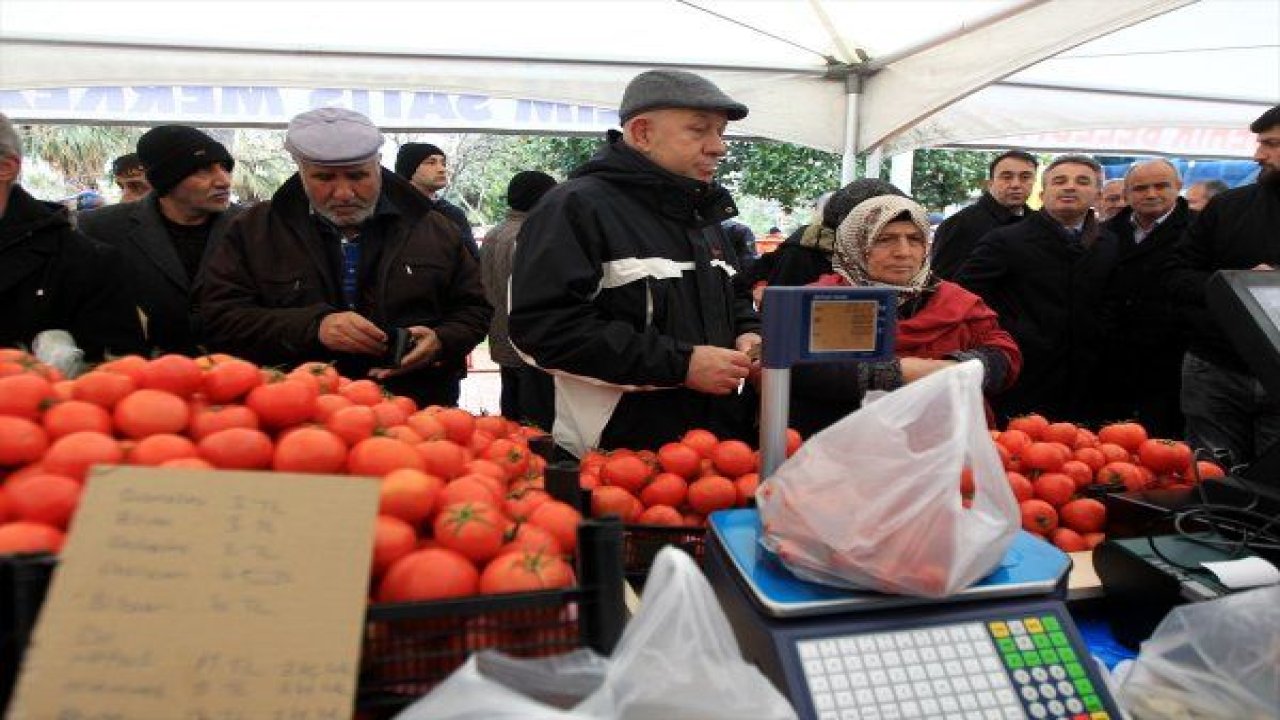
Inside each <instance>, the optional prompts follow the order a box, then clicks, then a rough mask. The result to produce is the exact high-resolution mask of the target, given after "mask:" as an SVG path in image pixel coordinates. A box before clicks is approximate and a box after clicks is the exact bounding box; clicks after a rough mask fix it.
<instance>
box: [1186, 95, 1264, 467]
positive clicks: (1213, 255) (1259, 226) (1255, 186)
mask: <svg viewBox="0 0 1280 720" xmlns="http://www.w3.org/2000/svg"><path fill="white" fill-rule="evenodd" d="M1249 129H1250V130H1251V131H1253V132H1255V133H1257V135H1258V149H1257V152H1255V153H1254V154H1253V159H1254V160H1256V161H1257V163H1258V179H1257V181H1255V182H1253V183H1250V184H1248V185H1242V186H1240V187H1238V188H1235V189H1232V190H1225V191H1223V192H1222V193H1221V194H1220V195H1218V196H1217V197H1215V198H1214V199H1213V202H1211V203H1209V204H1208V205H1206V206H1205V208H1204V210H1203V211H1201V212H1200V214H1199V215H1198V216H1196V218H1195V219H1194V220H1192V221H1191V224H1190V225H1189V226H1188V227H1187V231H1186V233H1185V234H1184V235H1183V236H1182V240H1181V242H1179V244H1178V247H1177V248H1176V249H1175V250H1174V252H1173V258H1172V260H1171V261H1170V262H1169V264H1168V266H1167V270H1166V273H1165V283H1166V287H1167V288H1168V290H1169V294H1170V295H1172V296H1173V298H1174V301H1175V302H1177V303H1178V304H1179V305H1180V306H1181V309H1182V311H1183V313H1184V315H1185V318H1186V321H1187V322H1186V325H1187V327H1188V331H1189V333H1190V336H1191V337H1190V344H1189V347H1188V349H1187V353H1186V355H1185V356H1184V357H1183V361H1182V414H1183V415H1184V416H1186V419H1187V442H1189V443H1191V445H1192V447H1195V448H1203V449H1206V450H1208V451H1210V452H1212V453H1214V454H1216V455H1219V456H1221V457H1222V458H1223V459H1225V461H1226V462H1227V463H1229V464H1237V465H1248V464H1251V463H1253V462H1254V461H1256V460H1258V459H1259V458H1261V457H1262V456H1263V454H1265V453H1266V452H1267V450H1268V449H1270V450H1271V451H1272V452H1273V453H1280V397H1275V396H1274V395H1272V394H1271V393H1268V392H1267V391H1266V388H1264V387H1263V385H1262V383H1261V381H1260V380H1259V379H1258V377H1257V376H1255V375H1254V373H1253V371H1252V370H1251V369H1250V367H1249V364H1248V363H1247V362H1246V361H1245V358H1244V357H1243V356H1242V355H1241V354H1240V352H1239V351H1238V350H1237V349H1236V348H1235V346H1234V345H1233V344H1232V343H1231V341H1230V340H1229V339H1228V338H1227V336H1226V334H1225V333H1224V332H1223V331H1222V328H1221V327H1219V324H1218V322H1217V320H1216V319H1215V318H1214V316H1213V315H1212V314H1211V313H1210V312H1209V308H1208V306H1207V305H1206V303H1205V284H1206V283H1207V282H1208V280H1209V277H1210V276H1211V275H1212V274H1213V273H1214V272H1215V271H1217V270H1261V271H1268V272H1275V271H1277V270H1280V105H1276V106H1275V107H1273V108H1271V109H1270V110H1268V111H1266V112H1264V113H1263V114H1262V115H1260V116H1259V117H1258V119H1257V120H1254V121H1253V123H1252V124H1251V125H1250V126H1249Z"/></svg>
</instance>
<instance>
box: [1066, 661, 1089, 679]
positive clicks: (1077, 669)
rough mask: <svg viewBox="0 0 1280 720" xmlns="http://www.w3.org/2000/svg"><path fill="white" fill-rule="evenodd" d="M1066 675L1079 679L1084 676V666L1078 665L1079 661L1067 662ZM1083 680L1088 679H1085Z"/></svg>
mask: <svg viewBox="0 0 1280 720" xmlns="http://www.w3.org/2000/svg"><path fill="white" fill-rule="evenodd" d="M1067 675H1069V676H1070V677H1071V679H1072V680H1080V679H1081V678H1083V677H1084V676H1085V675H1084V668H1083V667H1081V666H1080V663H1074V662H1069V663H1067ZM1085 682H1088V681H1087V680H1086V681H1085Z"/></svg>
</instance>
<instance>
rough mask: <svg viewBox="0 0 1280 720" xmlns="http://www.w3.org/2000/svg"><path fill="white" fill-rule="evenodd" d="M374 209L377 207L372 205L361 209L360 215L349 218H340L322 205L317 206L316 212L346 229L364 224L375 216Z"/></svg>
mask: <svg viewBox="0 0 1280 720" xmlns="http://www.w3.org/2000/svg"><path fill="white" fill-rule="evenodd" d="M374 209H375V207H374V206H373V205H370V206H369V207H367V208H365V209H364V210H363V211H361V213H360V214H359V215H357V216H355V218H353V219H349V220H339V219H338V218H337V217H335V216H334V215H333V214H332V213H330V212H329V211H328V210H325V209H324V208H322V207H317V208H315V211H316V214H317V215H319V216H320V217H322V218H324V219H325V220H328V221H329V222H331V223H333V224H334V225H335V226H337V227H338V228H340V229H343V230H345V229H347V228H357V227H360V225H362V224H363V223H364V221H365V220H368V219H369V218H371V217H373V211H374Z"/></svg>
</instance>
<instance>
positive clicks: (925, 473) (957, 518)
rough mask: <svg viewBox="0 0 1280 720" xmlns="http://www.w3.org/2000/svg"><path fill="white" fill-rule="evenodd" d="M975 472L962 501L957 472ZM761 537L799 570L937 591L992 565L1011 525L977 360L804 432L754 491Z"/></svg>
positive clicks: (828, 579) (1011, 508)
mask: <svg viewBox="0 0 1280 720" xmlns="http://www.w3.org/2000/svg"><path fill="white" fill-rule="evenodd" d="M966 467H968V468H969V469H970V470H971V472H972V474H973V482H974V496H973V503H972V506H971V507H970V508H967V509H966V508H964V507H963V506H962V505H961V495H960V479H961V473H962V471H963V470H964V468H966ZM756 502H757V504H758V505H759V507H760V519H761V522H762V523H763V533H762V537H761V542H762V543H763V544H764V546H765V547H767V548H768V549H769V550H771V551H773V552H774V553H776V554H777V555H778V557H779V558H780V559H781V560H782V561H783V563H785V564H786V566H787V567H788V568H789V569H790V570H791V571H792V572H793V573H795V574H796V575H797V576H798V577H801V578H804V579H807V580H811V581H813V582H819V583H825V584H829V585H837V586H841V587H851V588H857V589H864V590H877V591H880V592H887V593H895V594H904V595H919V596H925V597H944V596H947V595H951V594H953V593H956V592H958V591H960V590H962V589H964V588H966V587H968V586H969V585H971V584H973V583H974V582H976V581H978V580H980V579H982V578H983V577H984V576H986V575H987V574H988V573H990V572H991V571H992V570H994V569H995V568H996V566H997V565H999V563H1000V561H1001V559H1003V557H1004V554H1005V551H1006V550H1008V548H1009V545H1010V544H1012V542H1013V539H1014V536H1015V534H1016V533H1017V530H1018V527H1019V526H1020V520H1019V513H1018V504H1017V501H1016V500H1015V499H1014V497H1013V492H1012V491H1011V490H1010V489H1009V483H1008V481H1007V480H1006V479H1005V474H1004V470H1003V467H1002V465H1001V463H1000V457H999V455H998V454H997V452H996V449H995V444H994V443H993V442H992V440H991V436H990V434H989V433H988V432H987V426H986V419H985V411H984V405H983V400H982V365H981V364H980V363H979V362H977V361H976V360H974V361H969V362H965V363H961V364H959V365H956V366H954V367H950V368H947V369H945V370H942V371H940V372H936V373H933V374H932V375H929V376H927V377H925V378H923V379H921V380H919V381H916V382H913V383H911V384H910V385H907V386H905V387H903V388H901V389H899V390H896V391H894V392H892V393H889V394H888V395H886V396H884V397H882V398H880V399H879V400H877V401H876V402H874V403H872V404H870V405H866V406H864V407H863V408H862V409H860V410H858V411H857V412H854V413H851V414H850V415H848V416H847V417H845V418H844V419H842V420H840V421H839V422H837V423H836V424H834V425H832V426H831V427H829V428H827V429H826V430H823V431H822V432H820V433H818V434H817V435H815V436H814V437H812V438H810V439H809V441H808V442H806V443H805V444H804V445H803V446H801V448H800V450H799V451H797V452H796V454H795V455H794V456H792V457H791V458H790V459H789V460H787V462H785V463H783V465H782V466H781V467H780V468H779V469H778V471H777V472H775V473H774V474H773V475H772V476H770V477H769V478H768V479H767V480H766V481H765V482H764V483H763V484H762V485H761V487H760V490H759V492H758V493H757V494H756Z"/></svg>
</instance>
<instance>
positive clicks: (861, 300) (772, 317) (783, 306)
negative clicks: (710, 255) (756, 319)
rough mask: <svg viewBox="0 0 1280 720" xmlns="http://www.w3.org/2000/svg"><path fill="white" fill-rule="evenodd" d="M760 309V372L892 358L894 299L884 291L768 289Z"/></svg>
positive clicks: (894, 323) (894, 293)
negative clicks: (762, 344)
mask: <svg viewBox="0 0 1280 720" xmlns="http://www.w3.org/2000/svg"><path fill="white" fill-rule="evenodd" d="M761 310H762V312H761V316H762V318H761V319H762V320H763V328H762V332H761V335H763V336H764V348H763V352H762V354H761V361H762V363H763V364H764V367H765V368H773V369H782V368H789V367H791V366H793V365H795V364H797V363H815V362H850V361H869V362H874V361H879V360H888V359H890V358H892V357H893V346H894V330H895V328H896V325H897V316H898V295H897V293H896V292H895V291H894V290H892V289H890V288H866V287H832V286H822V287H769V288H766V289H765V291H764V301H763V304H762V306H761Z"/></svg>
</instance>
